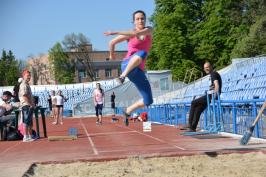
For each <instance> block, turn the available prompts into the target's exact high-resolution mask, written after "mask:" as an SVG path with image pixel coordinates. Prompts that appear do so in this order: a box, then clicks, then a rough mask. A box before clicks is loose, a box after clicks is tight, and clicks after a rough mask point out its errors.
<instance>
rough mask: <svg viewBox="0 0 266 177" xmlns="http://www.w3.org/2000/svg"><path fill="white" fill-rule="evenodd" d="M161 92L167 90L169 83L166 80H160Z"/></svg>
mask: <svg viewBox="0 0 266 177" xmlns="http://www.w3.org/2000/svg"><path fill="white" fill-rule="evenodd" d="M160 86H161V90H169V81H168V78H163V79H160Z"/></svg>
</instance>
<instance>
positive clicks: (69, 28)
mask: <svg viewBox="0 0 266 177" xmlns="http://www.w3.org/2000/svg"><path fill="white" fill-rule="evenodd" d="M154 9H155V2H154V0H1V1H0V50H1V53H2V50H3V49H4V50H6V51H8V50H11V51H12V52H13V53H14V55H15V57H16V59H19V60H25V59H28V57H29V56H38V55H40V54H48V51H49V49H50V48H52V47H53V46H54V45H55V43H56V42H62V41H63V39H64V36H65V35H67V34H71V33H75V34H78V33H83V34H84V35H85V36H87V37H88V38H89V39H90V41H91V43H92V46H93V49H94V50H108V41H109V40H111V39H112V37H114V36H111V37H106V36H104V35H103V32H105V31H109V30H111V31H118V30H121V31H124V30H129V29H132V28H133V23H132V13H133V12H134V11H136V10H143V11H145V13H146V16H147V17H148V18H149V17H150V16H151V15H152V14H153V12H154ZM147 25H151V24H150V23H149V22H148V21H147ZM116 49H117V50H126V49H127V48H126V43H121V44H118V45H117V47H116Z"/></svg>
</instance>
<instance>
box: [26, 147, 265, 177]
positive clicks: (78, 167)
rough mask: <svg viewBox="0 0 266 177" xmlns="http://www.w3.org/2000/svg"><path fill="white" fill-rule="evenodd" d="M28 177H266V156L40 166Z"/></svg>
mask: <svg viewBox="0 0 266 177" xmlns="http://www.w3.org/2000/svg"><path fill="white" fill-rule="evenodd" d="M28 175H29V176H34V177H35V176H36V177H37V176H41V177H65V176H71V177H87V176H89V177H122V176H123V177H124V176H126V177H136V176H138V177H141V176H143V177H179V176H180V177H265V176H266V155H265V154H263V153H261V152H257V153H248V154H228V155H218V156H213V155H209V156H208V155H195V156H183V157H160V158H147V159H145V158H142V157H134V158H129V159H124V160H117V161H108V162H77V163H68V164H45V165H44V164H37V166H35V167H34V168H33V174H28Z"/></svg>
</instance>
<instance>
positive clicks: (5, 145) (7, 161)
mask: <svg viewBox="0 0 266 177" xmlns="http://www.w3.org/2000/svg"><path fill="white" fill-rule="evenodd" d="M95 121H96V118H65V119H64V124H63V125H52V124H51V122H52V120H51V119H50V118H47V134H48V136H58V135H68V129H69V128H71V127H74V128H77V129H78V139H77V140H72V141H48V139H47V138H40V139H39V140H37V141H34V142H30V143H23V142H22V141H13V142H7V141H5V142H4V141H2V142H0V171H1V172H0V177H2V176H3V177H7V176H8V177H12V176H22V175H23V174H24V173H25V172H26V171H27V170H28V169H29V167H30V166H31V165H32V164H34V163H66V162H72V161H73V162H74V161H106V160H115V159H122V158H128V157H131V156H142V157H159V156H183V155H195V154H207V155H209V154H214V153H215V154H221V153H233V152H241V153H243V152H251V151H264V148H266V143H263V142H259V143H258V142H256V143H252V142H251V143H250V144H249V145H248V146H240V145H239V144H238V139H235V138H231V137H225V136H220V135H212V136H210V135H200V136H183V135H181V134H180V133H182V131H181V130H178V129H177V128H175V127H173V126H166V125H158V124H152V131H151V132H143V126H142V123H141V122H130V124H129V126H128V127H126V126H125V125H124V124H123V121H122V120H121V121H119V122H111V118H110V117H105V118H104V119H103V124H102V125H96V124H95ZM40 127H42V125H40ZM41 135H43V133H42V132H41Z"/></svg>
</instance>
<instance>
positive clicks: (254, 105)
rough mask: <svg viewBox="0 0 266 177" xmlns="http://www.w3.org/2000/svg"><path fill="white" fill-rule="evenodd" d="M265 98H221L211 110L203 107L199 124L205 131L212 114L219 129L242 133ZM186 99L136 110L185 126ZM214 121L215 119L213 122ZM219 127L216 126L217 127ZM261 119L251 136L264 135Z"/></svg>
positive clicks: (175, 124) (157, 119) (120, 109)
mask: <svg viewBox="0 0 266 177" xmlns="http://www.w3.org/2000/svg"><path fill="white" fill-rule="evenodd" d="M264 101H265V99H252V100H241V101H236V100H221V104H220V106H219V105H218V104H216V103H215V104H216V105H215V106H214V107H215V109H212V107H213V102H212V103H211V109H210V110H209V109H205V111H204V112H203V113H202V115H201V118H200V122H199V127H200V129H203V130H206V129H208V127H209V126H210V125H212V124H214V122H213V120H214V119H213V117H212V116H214V114H215V115H216V118H215V121H218V122H219V124H217V126H220V131H222V132H228V133H233V134H244V133H245V132H246V131H248V129H249V127H250V126H251V124H252V122H253V121H254V120H255V118H256V116H257V113H258V111H259V109H260V107H261V105H262V103H263V102H264ZM190 106H191V103H190V102H180V103H175V104H157V105H151V106H149V107H148V108H145V109H138V110H137V111H136V112H138V113H141V112H148V116H149V121H152V122H159V123H162V124H168V125H174V126H179V125H186V124H187V123H188V117H189V111H190ZM123 109H124V108H117V109H116V113H117V114H122V113H123ZM218 114H219V116H218ZM216 123H217V122H216ZM217 128H219V127H217ZM265 133H266V132H265V120H264V115H263V116H262V119H260V120H259V122H258V124H257V125H256V127H255V130H254V133H253V136H254V137H258V138H265Z"/></svg>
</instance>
